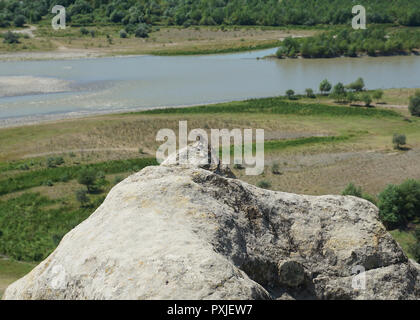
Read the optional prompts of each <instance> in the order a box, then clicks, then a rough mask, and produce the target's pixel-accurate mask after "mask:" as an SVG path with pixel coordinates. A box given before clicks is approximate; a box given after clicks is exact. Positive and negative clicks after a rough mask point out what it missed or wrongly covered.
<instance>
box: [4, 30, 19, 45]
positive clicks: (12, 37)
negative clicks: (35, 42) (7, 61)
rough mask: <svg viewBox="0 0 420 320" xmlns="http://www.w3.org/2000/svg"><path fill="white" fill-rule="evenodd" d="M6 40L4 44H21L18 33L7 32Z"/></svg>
mask: <svg viewBox="0 0 420 320" xmlns="http://www.w3.org/2000/svg"><path fill="white" fill-rule="evenodd" d="M3 37H4V39H3V42H4V43H8V44H12V43H20V42H19V36H18V35H17V34H16V33H13V32H11V31H7V32H6V33H5V34H4V36H3Z"/></svg>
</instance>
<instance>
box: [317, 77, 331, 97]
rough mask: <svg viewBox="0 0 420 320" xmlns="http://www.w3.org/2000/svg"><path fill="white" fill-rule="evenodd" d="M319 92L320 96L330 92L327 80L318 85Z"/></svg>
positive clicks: (329, 84)
mask: <svg viewBox="0 0 420 320" xmlns="http://www.w3.org/2000/svg"><path fill="white" fill-rule="evenodd" d="M319 91H321V93H322V94H325V93H328V92H330V91H331V83H329V82H328V80H327V79H324V80H322V82H321V83H320V84H319Z"/></svg>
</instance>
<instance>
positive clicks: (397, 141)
mask: <svg viewBox="0 0 420 320" xmlns="http://www.w3.org/2000/svg"><path fill="white" fill-rule="evenodd" d="M392 143H393V144H394V149H401V146H404V145H406V144H407V138H406V136H405V134H398V133H396V134H394V136H393V137H392Z"/></svg>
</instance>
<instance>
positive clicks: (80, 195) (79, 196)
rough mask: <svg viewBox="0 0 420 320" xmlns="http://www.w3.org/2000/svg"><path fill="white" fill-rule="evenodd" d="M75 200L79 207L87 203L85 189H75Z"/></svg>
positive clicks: (87, 198)
mask: <svg viewBox="0 0 420 320" xmlns="http://www.w3.org/2000/svg"><path fill="white" fill-rule="evenodd" d="M76 200H77V201H78V202H79V203H80V206H81V207H85V206H86V204H88V203H89V197H88V196H87V192H86V190H78V191H76Z"/></svg>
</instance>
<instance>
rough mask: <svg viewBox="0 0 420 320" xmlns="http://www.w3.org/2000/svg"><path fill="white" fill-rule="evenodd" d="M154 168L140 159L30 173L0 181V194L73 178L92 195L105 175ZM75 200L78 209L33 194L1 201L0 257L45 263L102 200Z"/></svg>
mask: <svg viewBox="0 0 420 320" xmlns="http://www.w3.org/2000/svg"><path fill="white" fill-rule="evenodd" d="M156 164H157V162H156V160H155V159H152V158H142V159H129V160H115V161H109V162H103V163H96V164H88V165H80V166H73V167H54V168H47V169H38V170H31V171H28V172H26V173H22V174H18V175H15V176H14V177H13V178H10V179H4V180H3V181H1V182H0V186H1V187H0V189H1V190H0V194H8V193H11V192H14V191H17V190H25V189H28V188H31V187H35V186H39V185H43V184H46V183H47V182H49V181H53V182H57V181H68V180H70V179H75V178H79V180H80V183H83V184H85V185H87V186H88V187H89V188H90V191H92V186H93V185H95V186H97V185H98V184H99V183H102V184H104V182H106V181H105V176H104V174H105V173H106V174H114V173H119V172H127V171H139V170H140V169H142V168H144V167H146V166H150V165H156ZM5 167H6V166H5ZM8 168H13V166H11V167H8ZM90 177H93V179H90ZM114 182H115V181H114ZM75 197H76V200H77V201H78V202H79V203H80V206H78V207H77V206H74V205H71V203H70V202H69V201H68V198H60V199H54V200H53V199H49V198H47V197H44V196H41V195H39V194H35V193H24V194H22V195H18V196H17V197H14V198H11V199H8V200H4V201H0V254H4V255H7V256H9V257H11V258H13V259H16V260H27V261H40V260H42V259H44V258H45V257H46V256H47V255H48V254H49V253H51V251H52V250H54V248H55V247H56V246H57V245H58V243H59V241H60V240H61V238H62V237H63V235H64V234H66V233H67V232H68V231H69V230H71V229H72V228H74V227H75V226H76V225H78V224H79V223H80V222H82V221H83V220H84V219H86V218H87V217H88V216H89V215H90V214H91V213H92V212H93V211H94V210H95V208H97V207H98V206H99V205H100V204H101V203H102V201H103V200H104V197H103V195H99V196H96V197H95V198H93V199H90V198H89V197H87V194H86V191H85V190H80V191H78V192H76V194H75Z"/></svg>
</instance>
